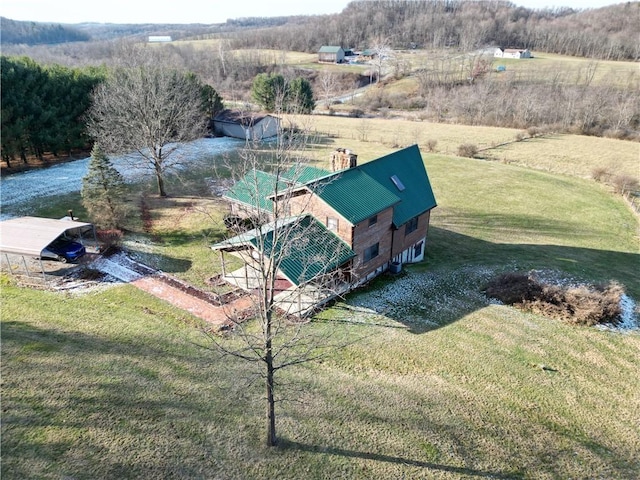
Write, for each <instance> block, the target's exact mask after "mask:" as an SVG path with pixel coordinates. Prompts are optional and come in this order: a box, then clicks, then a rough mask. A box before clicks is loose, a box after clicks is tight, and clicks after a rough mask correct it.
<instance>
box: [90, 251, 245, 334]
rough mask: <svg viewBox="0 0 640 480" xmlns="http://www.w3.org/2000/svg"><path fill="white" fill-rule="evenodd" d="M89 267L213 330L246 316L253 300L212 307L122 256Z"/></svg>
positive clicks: (105, 258) (100, 261) (93, 263)
mask: <svg viewBox="0 0 640 480" xmlns="http://www.w3.org/2000/svg"><path fill="white" fill-rule="evenodd" d="M91 265H92V267H93V268H95V269H96V270H100V271H101V272H103V273H105V274H108V275H110V276H112V277H114V278H116V279H118V280H120V281H122V282H126V283H130V284H131V285H133V286H135V287H137V288H139V289H140V290H143V291H145V292H147V293H149V294H151V295H153V296H154V297H157V298H159V299H161V300H164V301H166V302H168V303H170V304H171V305H173V306H175V307H177V308H181V309H182V310H185V311H187V312H189V313H191V314H192V315H194V316H196V317H198V318H200V319H202V320H204V321H206V322H207V323H208V324H210V325H211V326H213V327H217V328H220V327H222V326H224V325H231V324H232V323H233V322H232V320H231V319H234V318H238V317H240V318H242V317H243V315H245V316H246V314H247V313H248V312H250V310H251V309H252V307H253V300H252V298H251V297H250V296H249V295H244V296H242V297H239V298H236V299H235V300H232V301H230V302H228V303H225V304H224V305H222V306H218V305H214V304H213V303H210V302H208V301H206V300H203V299H202V298H199V297H198V296H196V295H192V294H190V293H189V292H188V291H185V290H188V289H181V288H179V287H178V286H174V285H171V284H170V283H175V284H176V285H179V284H180V282H179V281H178V280H176V281H174V282H168V281H167V279H163V278H161V276H163V275H164V276H166V274H164V273H160V272H157V271H155V270H153V269H151V268H149V267H147V266H146V265H143V264H141V263H138V262H136V261H134V260H132V259H131V258H129V257H127V256H126V255H124V254H122V253H119V254H116V255H113V256H111V257H100V258H98V259H96V260H95V261H93V262H91Z"/></svg>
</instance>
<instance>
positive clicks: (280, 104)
mask: <svg viewBox="0 0 640 480" xmlns="http://www.w3.org/2000/svg"><path fill="white" fill-rule="evenodd" d="M251 95H252V96H253V99H254V100H255V101H256V103H258V105H260V106H261V107H262V108H264V109H265V110H266V111H267V112H276V111H277V112H289V113H311V112H312V111H313V109H314V108H315V105H316V104H315V102H314V100H313V90H312V89H311V84H310V83H309V81H308V80H307V79H305V78H302V77H297V78H295V79H294V80H292V81H291V82H289V83H287V82H286V81H285V79H284V77H283V76H282V75H280V74H270V75H267V74H266V73H261V74H259V75H257V76H256V77H255V78H254V80H253V85H252V87H251Z"/></svg>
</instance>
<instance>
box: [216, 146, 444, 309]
mask: <svg viewBox="0 0 640 480" xmlns="http://www.w3.org/2000/svg"><path fill="white" fill-rule="evenodd" d="M332 168H334V169H335V170H337V171H334V172H328V171H324V170H321V169H317V168H309V167H305V168H299V169H295V168H292V169H290V170H288V171H286V172H282V173H281V174H280V175H275V174H273V173H266V172H260V171H257V170H252V171H250V172H248V173H247V174H246V175H245V177H244V178H243V179H242V180H241V181H240V182H238V183H236V184H235V185H234V186H233V187H232V188H231V189H230V190H229V191H228V192H227V194H226V195H225V198H226V199H227V200H228V201H229V203H230V204H231V210H232V212H233V213H234V214H235V215H239V216H244V217H250V218H252V219H258V220H259V221H260V223H262V222H266V223H264V224H263V226H262V227H261V228H258V229H255V230H251V231H249V232H244V233H243V234H241V235H238V236H237V237H234V238H231V239H229V240H226V241H224V242H220V243H218V244H216V245H214V246H213V247H212V248H213V249H214V250H218V251H220V252H222V254H223V255H222V257H223V273H224V274H225V276H226V277H229V278H228V280H229V279H231V280H232V279H233V278H235V279H236V283H237V284H239V285H241V284H242V283H243V281H245V283H246V286H247V288H249V287H248V285H249V284H250V283H251V282H250V275H249V274H248V273H247V268H248V266H247V265H245V267H244V271H243V272H241V273H240V274H238V273H236V274H233V275H227V274H226V268H225V264H224V253H225V252H226V253H231V254H233V253H235V254H237V253H238V252H240V251H245V252H246V251H247V250H255V249H260V248H262V249H265V248H268V249H270V251H276V250H277V251H278V252H282V251H283V250H282V248H284V244H287V253H286V255H285V257H287V258H285V261H283V262H282V267H281V269H280V270H281V271H280V272H279V277H280V280H281V281H280V283H279V285H280V286H281V287H282V298H283V299H285V298H287V299H288V300H287V302H288V307H287V308H283V309H284V310H286V311H289V312H290V313H291V312H295V313H296V314H299V315H304V313H306V312H307V311H310V310H311V309H312V308H316V307H317V306H318V305H319V304H322V303H323V302H325V301H327V300H328V299H330V298H331V297H332V296H335V295H337V294H342V293H345V292H346V291H348V290H350V289H352V288H354V287H356V286H358V285H360V284H362V283H364V282H366V281H367V280H370V279H372V278H373V277H375V276H377V275H379V274H380V273H382V272H384V271H385V270H387V269H389V268H390V267H392V266H393V267H396V266H398V265H400V264H403V263H410V262H418V261H421V260H422V259H423V258H424V252H425V246H426V237H427V232H428V229H429V219H430V213H431V210H432V209H433V208H434V207H435V206H436V201H435V197H434V195H433V191H432V189H431V184H430V182H429V177H428V175H427V171H426V169H425V166H424V162H423V160H422V156H421V154H420V150H419V149H418V147H417V145H414V146H411V147H408V148H405V149H403V150H399V151H397V152H394V153H392V154H389V155H386V156H384V157H381V158H378V159H376V160H372V161H370V162H366V163H363V164H361V165H358V164H357V157H356V156H355V155H353V154H352V153H350V152H348V151H337V152H334V155H333V156H332ZM254 221H255V220H254ZM269 222H271V223H269ZM283 225H295V228H293V229H292V233H287V234H286V235H284V237H283V238H282V239H281V240H280V241H279V242H280V244H279V245H277V244H278V241H271V240H269V241H266V242H265V241H264V237H265V235H266V236H269V235H275V233H274V232H277V230H278V228H279V227H281V226H283ZM310 225H311V227H310ZM303 227H304V228H306V230H304V232H303V231H302V230H301V229H302V228H303ZM258 237H260V238H258ZM302 237H304V238H302ZM309 249H310V250H309ZM309 251H311V252H312V255H311V256H309V255H307V256H306V257H304V256H305V254H308V253H309ZM240 256H241V258H243V261H245V262H246V263H250V262H247V260H246V259H247V258H249V259H251V258H257V257H258V256H257V255H253V256H252V255H240ZM288 257H291V258H288ZM303 257H304V258H303ZM305 258H306V259H307V263H309V264H310V265H307V266H305V267H304V268H303V267H302V264H304V263H305ZM309 258H312V259H313V260H312V261H310V262H309V261H308V259H309ZM291 265H294V266H295V268H294V267H291ZM254 268H255V266H254ZM238 279H240V280H238ZM287 302H283V303H287Z"/></svg>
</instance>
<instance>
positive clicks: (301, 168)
mask: <svg viewBox="0 0 640 480" xmlns="http://www.w3.org/2000/svg"><path fill="white" fill-rule="evenodd" d="M329 174H331V172H330V171H329V170H324V169H323V168H318V167H310V166H309V165H294V166H292V167H291V168H290V169H289V170H287V171H286V172H285V173H284V174H283V176H284V177H286V178H287V179H289V180H294V181H295V182H297V183H299V184H306V183H309V182H312V181H313V180H315V179H317V178H320V177H325V176H327V175H329Z"/></svg>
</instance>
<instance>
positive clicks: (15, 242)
mask: <svg viewBox="0 0 640 480" xmlns="http://www.w3.org/2000/svg"><path fill="white" fill-rule="evenodd" d="M87 227H93V225H92V224H91V223H85V222H76V221H73V220H56V219H54V218H41V217H19V218H12V219H10V220H4V221H2V222H0V252H2V253H12V254H17V255H28V256H33V257H39V256H40V254H41V253H42V250H43V249H45V248H46V247H47V246H48V245H49V244H50V243H51V242H53V241H54V240H55V239H56V238H58V237H59V236H60V235H62V234H63V233H64V232H66V231H68V230H75V229H86V228H87Z"/></svg>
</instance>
